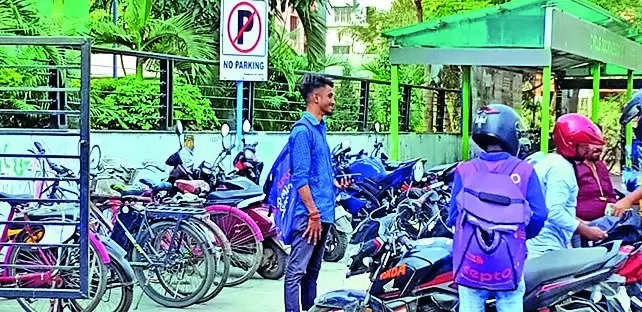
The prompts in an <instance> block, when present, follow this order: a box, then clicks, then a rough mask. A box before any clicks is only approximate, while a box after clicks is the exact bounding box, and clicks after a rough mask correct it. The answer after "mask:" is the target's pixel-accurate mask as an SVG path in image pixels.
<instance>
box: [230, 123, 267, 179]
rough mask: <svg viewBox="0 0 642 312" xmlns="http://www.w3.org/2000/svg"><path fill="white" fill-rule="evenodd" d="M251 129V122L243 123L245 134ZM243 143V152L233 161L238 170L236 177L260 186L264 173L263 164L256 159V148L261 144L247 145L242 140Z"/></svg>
mask: <svg viewBox="0 0 642 312" xmlns="http://www.w3.org/2000/svg"><path fill="white" fill-rule="evenodd" d="M250 129H251V125H250V122H249V121H248V120H247V119H246V120H245V122H244V123H243V132H245V133H247V132H249V131H250ZM242 142H243V150H241V151H240V152H239V153H238V154H236V156H235V157H234V161H232V163H233V164H234V168H235V169H236V175H238V176H241V177H245V178H247V179H249V180H251V181H252V182H254V183H255V184H257V185H259V180H260V179H261V173H262V172H263V162H261V161H259V160H258V158H257V157H256V146H257V145H258V144H259V143H258V142H255V143H246V142H245V138H243V139H242Z"/></svg>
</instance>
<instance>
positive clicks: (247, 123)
mask: <svg viewBox="0 0 642 312" xmlns="http://www.w3.org/2000/svg"><path fill="white" fill-rule="evenodd" d="M251 129H252V125H251V124H250V121H249V120H247V119H245V121H244V122H243V132H244V133H245V132H250V130H251Z"/></svg>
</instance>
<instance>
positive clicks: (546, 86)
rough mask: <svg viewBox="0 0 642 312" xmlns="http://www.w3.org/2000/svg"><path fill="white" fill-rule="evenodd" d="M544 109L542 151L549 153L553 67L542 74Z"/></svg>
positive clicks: (547, 67) (548, 67)
mask: <svg viewBox="0 0 642 312" xmlns="http://www.w3.org/2000/svg"><path fill="white" fill-rule="evenodd" d="M542 94H543V96H542V107H541V115H542V120H541V124H540V126H541V134H540V151H542V152H544V153H548V135H549V128H550V119H551V113H550V110H551V67H550V66H545V67H544V70H543V72H542Z"/></svg>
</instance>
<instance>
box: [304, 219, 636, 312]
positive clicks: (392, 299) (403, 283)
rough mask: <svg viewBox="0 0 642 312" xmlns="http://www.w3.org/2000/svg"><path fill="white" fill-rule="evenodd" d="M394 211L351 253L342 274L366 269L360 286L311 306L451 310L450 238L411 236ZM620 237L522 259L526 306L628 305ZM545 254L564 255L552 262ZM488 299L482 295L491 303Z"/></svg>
mask: <svg viewBox="0 0 642 312" xmlns="http://www.w3.org/2000/svg"><path fill="white" fill-rule="evenodd" d="M399 219H400V218H399V216H396V217H395V220H394V222H393V223H392V224H393V229H391V230H390V231H387V232H386V234H387V235H385V236H383V237H382V236H378V237H376V238H374V239H371V240H370V241H368V242H366V243H364V244H363V245H362V246H361V248H360V250H359V252H358V253H357V254H356V255H354V256H352V257H351V260H352V262H351V263H350V265H349V270H348V273H347V274H346V277H350V276H354V275H358V274H363V273H369V279H370V285H369V287H368V289H367V290H366V291H356V290H336V291H332V292H329V293H326V294H324V295H322V296H320V297H318V298H317V300H316V302H315V305H314V307H313V308H312V309H311V310H310V312H330V311H345V312H361V311H373V312H393V311H409V312H424V311H456V309H457V306H458V295H457V288H456V286H455V285H454V284H453V275H452V271H453V268H452V255H451V253H452V240H451V239H449V238H445V237H434V238H426V239H420V240H417V241H414V242H413V241H411V240H409V239H408V236H407V234H405V233H404V231H403V228H402V227H400V226H399V223H398V221H399ZM621 247H622V245H621V241H612V242H609V243H606V244H605V245H603V246H600V247H593V248H575V249H565V250H560V251H554V252H551V253H550V254H549V255H547V256H546V257H539V258H535V259H530V260H528V261H527V262H526V266H525V272H524V279H525V281H526V293H525V297H524V310H525V311H550V310H555V311H606V310H609V311H627V310H628V309H629V307H630V299H629V297H628V296H627V295H626V292H624V295H622V291H623V290H624V289H625V288H624V280H625V279H624V278H623V277H622V276H620V275H619V274H617V269H618V268H619V267H620V266H621V264H622V263H624V262H625V261H626V260H627V259H628V257H629V255H630V254H631V253H630V250H629V251H626V250H625V248H621ZM550 259H564V261H558V262H552V261H550ZM493 305H494V303H493V301H489V302H488V303H487V307H488V308H492V307H493Z"/></svg>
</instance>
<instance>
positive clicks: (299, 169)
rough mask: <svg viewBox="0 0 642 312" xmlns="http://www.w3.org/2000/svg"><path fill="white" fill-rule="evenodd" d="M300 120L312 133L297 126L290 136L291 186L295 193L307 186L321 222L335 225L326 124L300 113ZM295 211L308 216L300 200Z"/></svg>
mask: <svg viewBox="0 0 642 312" xmlns="http://www.w3.org/2000/svg"><path fill="white" fill-rule="evenodd" d="M301 118H305V119H306V120H307V121H309V122H310V124H312V126H313V130H314V131H309V130H308V128H307V127H305V126H297V127H294V129H293V130H292V132H291V133H290V140H289V144H290V151H291V153H292V155H291V159H292V183H293V185H294V187H295V189H297V190H298V189H299V188H301V187H303V186H305V185H309V186H310V192H311V193H312V199H313V200H314V204H315V205H316V206H317V209H319V213H320V214H321V222H324V223H334V208H335V198H336V190H335V186H334V172H333V170H332V159H331V155H330V147H329V146H328V141H327V140H326V132H327V128H326V124H325V121H324V120H321V121H319V120H317V119H316V117H314V116H313V115H312V114H310V113H309V112H305V113H303V117H301ZM295 207H296V215H297V216H298V215H307V214H308V210H307V208H306V207H305V205H304V204H303V201H301V199H298V202H297V203H296V206H295Z"/></svg>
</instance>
